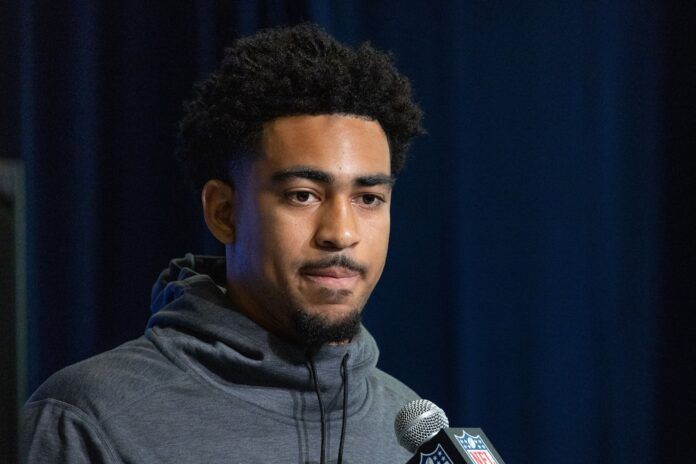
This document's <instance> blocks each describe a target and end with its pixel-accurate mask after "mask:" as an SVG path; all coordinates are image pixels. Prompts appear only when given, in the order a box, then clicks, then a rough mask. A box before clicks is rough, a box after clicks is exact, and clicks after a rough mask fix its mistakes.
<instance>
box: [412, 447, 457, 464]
mask: <svg viewBox="0 0 696 464" xmlns="http://www.w3.org/2000/svg"><path fill="white" fill-rule="evenodd" d="M420 464H454V463H453V462H452V460H451V459H450V457H449V456H447V453H446V452H445V450H444V449H442V445H441V444H439V443H438V444H437V448H435V449H434V450H433V452H432V453H421V456H420Z"/></svg>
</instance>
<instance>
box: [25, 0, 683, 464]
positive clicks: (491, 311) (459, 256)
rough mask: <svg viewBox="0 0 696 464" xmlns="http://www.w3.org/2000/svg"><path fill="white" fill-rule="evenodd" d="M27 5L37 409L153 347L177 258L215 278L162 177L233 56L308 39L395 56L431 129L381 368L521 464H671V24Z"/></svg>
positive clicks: (518, 13) (657, 15) (397, 7)
mask: <svg viewBox="0 0 696 464" xmlns="http://www.w3.org/2000/svg"><path fill="white" fill-rule="evenodd" d="M14 5H15V6H16V8H15V10H14V15H15V17H16V21H17V24H18V26H19V27H18V31H19V35H18V38H17V42H18V50H19V53H18V59H19V61H18V75H19V78H18V79H16V90H17V99H18V101H17V108H18V114H19V120H18V121H19V122H18V130H19V132H18V144H17V145H18V146H19V147H20V153H21V157H22V158H23V160H24V162H25V163H26V172H27V185H28V187H27V188H28V189H27V205H28V215H27V221H28V226H27V237H26V242H27V244H28V251H27V277H28V285H27V286H28V292H27V293H28V300H27V304H28V340H29V345H28V379H27V385H28V392H31V391H33V390H34V389H35V388H36V387H37V386H38V385H39V384H40V383H41V382H42V381H43V380H45V379H46V378H47V377H48V376H49V375H50V374H51V373H53V372H55V371H56V370H58V369H60V368H61V367H63V366H65V365H67V364H70V363H73V362H76V361H78V360H81V359H84V358H86V357H88V356H91V355H93V354H95V353H98V352H101V351H104V350H107V349H110V348H112V347H114V346H116V345H118V344H120V343H122V342H123V341H125V340H128V339H131V338H134V337H137V336H139V335H140V334H141V333H142V332H143V330H144V326H145V322H146V320H147V318H148V315H149V312H148V307H149V290H150V286H151V285H152V283H153V282H154V280H155V278H156V277H157V275H158V273H159V272H160V270H161V269H163V268H164V267H165V266H166V265H167V263H168V261H169V259H170V258H173V257H178V256H183V255H184V253H186V252H189V251H191V252H195V253H207V254H221V253H222V248H221V247H220V246H219V245H217V244H216V243H215V241H214V239H213V238H212V236H211V235H210V234H209V233H208V232H207V230H206V229H205V226H204V223H203V221H202V216H201V212H200V206H199V204H198V201H197V199H196V198H194V197H193V196H192V195H191V194H190V193H189V192H188V191H187V190H186V188H185V186H184V185H183V182H181V177H180V174H179V172H178V171H177V169H178V168H177V166H176V165H175V163H174V161H173V157H172V152H173V148H174V145H175V133H176V125H177V121H178V119H179V118H180V117H181V114H182V111H181V102H182V100H183V99H185V98H188V97H190V96H191V87H192V84H193V82H194V81H196V80H198V79H201V78H203V77H204V76H206V75H207V74H208V73H209V72H210V71H212V70H213V69H214V68H215V67H216V66H217V63H218V60H219V59H220V57H221V55H222V50H223V48H224V46H225V45H226V44H229V43H230V42H231V41H232V40H233V39H234V38H235V37H238V36H240V35H246V34H250V33H253V32H254V31H256V30H258V29H259V28H262V27H267V26H273V25H281V24H294V23H297V22H299V21H302V20H311V21H315V22H317V23H319V24H321V25H322V26H323V27H324V28H325V29H326V30H327V31H328V32H330V33H332V34H333V35H335V36H336V37H337V38H338V39H339V40H342V41H345V42H348V43H350V44H353V45H356V44H359V43H360V42H362V41H365V40H369V41H370V42H372V43H373V44H374V45H375V46H377V47H379V48H381V49H386V50H390V51H392V52H393V54H394V57H395V60H396V63H397V66H398V67H399V69H400V70H401V71H402V72H403V73H405V74H406V75H408V76H410V77H411V79H412V83H413V88H414V92H415V96H416V99H417V100H418V101H419V102H420V104H421V105H422V107H423V109H424V111H425V115H426V116H425V121H424V124H425V127H426V129H427V131H428V134H427V135H426V136H423V137H421V138H419V139H418V140H417V141H416V142H415V143H414V145H413V149H412V152H411V155H412V156H411V159H410V161H409V164H408V166H407V168H406V170H405V171H404V172H403V174H402V175H401V177H400V179H399V182H398V184H397V187H396V191H395V196H394V202H393V206H392V208H393V209H392V215H393V219H392V224H393V226H392V227H393V229H392V240H391V244H390V251H389V258H388V264H387V268H386V270H385V273H384V276H383V278H382V281H381V282H380V284H379V285H378V288H377V290H376V291H375V293H374V294H373V297H372V299H371V300H370V302H369V304H368V307H367V308H366V312H365V321H366V325H367V326H368V328H369V329H370V330H371V332H372V333H373V334H374V335H375V338H376V339H377V340H378V343H379V345H380V349H381V358H380V359H381V361H380V364H381V367H382V368H383V369H384V370H386V371H387V372H389V373H391V374H393V375H395V376H396V377H398V378H400V379H401V380H403V381H404V382H406V383H407V384H409V385H410V386H411V387H413V388H414V389H415V390H416V391H417V392H418V393H419V394H420V395H422V396H423V397H425V398H429V399H431V400H433V401H434V402H436V403H437V404H439V405H440V406H442V407H443V408H444V409H445V411H446V412H447V413H448V416H449V418H450V423H452V424H453V425H459V426H479V427H482V428H483V429H484V430H485V431H486V433H487V434H488V435H489V437H491V438H492V440H493V442H494V444H495V445H496V446H497V448H498V450H499V451H500V453H501V455H502V456H503V458H504V459H505V460H506V461H507V462H508V463H523V462H553V463H585V462H621V463H624V462H632V460H633V459H640V460H641V462H656V461H660V457H661V456H662V457H664V456H665V454H664V453H668V452H669V451H668V450H665V446H664V443H668V441H664V439H665V433H664V432H662V434H660V433H661V429H660V426H659V425H660V424H663V423H664V422H665V421H664V420H663V422H660V421H659V419H660V418H661V417H662V418H663V419H664V415H661V413H660V411H661V410H660V408H661V407H662V406H663V405H664V404H663V402H662V400H661V399H660V398H661V396H662V395H663V393H664V392H663V391H662V390H661V388H662V384H661V383H660V378H661V373H662V371H661V361H662V359H661V356H663V355H664V351H661V350H662V349H663V344H662V340H663V338H664V336H665V334H664V332H663V331H662V329H663V327H662V325H661V317H662V316H661V312H662V311H663V309H664V306H663V298H662V296H661V295H662V294H661V292H662V288H663V286H662V285H663V279H664V275H663V274H662V272H661V269H663V267H662V266H663V265H664V256H665V255H664V251H665V246H664V243H665V241H664V236H663V235H664V229H663V227H662V221H663V215H664V208H665V207H664V204H663V203H662V199H663V192H664V189H663V182H664V179H665V176H664V169H665V168H664V164H663V161H664V153H665V149H666V147H667V145H666V144H665V138H664V127H665V104H664V94H665V74H664V71H665V66H664V59H665V57H664V54H663V52H662V51H663V49H664V46H665V43H667V42H666V41H667V39H665V35H664V30H665V18H666V15H665V11H663V10H661V9H660V8H658V5H657V2H648V1H629V0H616V1H612V2H583V1H580V0H575V1H567V2H512V1H508V2H506V1H502V0H500V1H498V0H492V1H481V0H475V1H467V2H459V1H449V2H448V1H439V2H419V1H403V0H402V1H399V2H373V1H367V0H352V1H340V2H338V1H337V2H326V1H323V0H312V1H310V0H306V1H291V0H286V1H283V0H277V1H258V2H233V1H204V0H199V1H195V2H167V3H166V4H165V2H140V1H120V2H104V3H100V2H72V3H70V2H34V1H29V0H26V1H22V2H15V4H14ZM677 367H679V368H681V366H677ZM28 392H26V393H28ZM203 419H204V418H203ZM655 434H657V435H655Z"/></svg>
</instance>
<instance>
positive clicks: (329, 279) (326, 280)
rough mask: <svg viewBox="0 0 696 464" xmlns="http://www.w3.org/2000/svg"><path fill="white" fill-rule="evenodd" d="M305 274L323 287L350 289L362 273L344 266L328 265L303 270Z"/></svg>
mask: <svg viewBox="0 0 696 464" xmlns="http://www.w3.org/2000/svg"><path fill="white" fill-rule="evenodd" d="M303 276H304V277H305V278H306V279H307V280H309V281H311V282H313V283H315V284H317V285H320V286H322V287H329V288H336V289H350V288H352V287H353V286H354V285H355V283H356V282H357V281H358V278H359V277H360V273H359V272H356V271H353V270H350V269H346V268H344V267H336V266H334V267H326V268H320V269H311V270H306V271H304V272H303Z"/></svg>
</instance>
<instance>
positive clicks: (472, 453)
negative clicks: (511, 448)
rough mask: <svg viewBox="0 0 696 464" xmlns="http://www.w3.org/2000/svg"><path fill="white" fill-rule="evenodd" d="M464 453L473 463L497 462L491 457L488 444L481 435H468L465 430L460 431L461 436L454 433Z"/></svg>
mask: <svg viewBox="0 0 696 464" xmlns="http://www.w3.org/2000/svg"><path fill="white" fill-rule="evenodd" d="M454 438H456V439H457V441H458V442H459V444H460V445H462V448H464V451H466V454H467V455H469V457H470V458H471V460H472V461H473V462H474V463H475V464H498V461H497V460H496V459H495V457H493V454H491V452H490V450H489V449H488V446H486V443H485V442H484V441H483V439H482V438H481V435H476V436H473V435H469V434H468V433H467V432H466V430H465V431H464V432H462V436H461V437H460V436H458V435H455V436H454Z"/></svg>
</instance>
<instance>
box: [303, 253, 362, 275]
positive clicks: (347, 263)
mask: <svg viewBox="0 0 696 464" xmlns="http://www.w3.org/2000/svg"><path fill="white" fill-rule="evenodd" d="M327 267H342V268H345V269H348V270H351V271H353V272H357V273H358V274H360V276H361V277H365V274H366V273H367V267H366V266H363V265H362V264H360V263H358V262H357V261H355V260H353V259H351V258H349V257H348V256H346V255H332V256H327V257H326V258H321V259H317V260H315V261H305V263H304V264H302V266H300V272H307V271H313V270H316V269H326V268H327Z"/></svg>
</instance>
